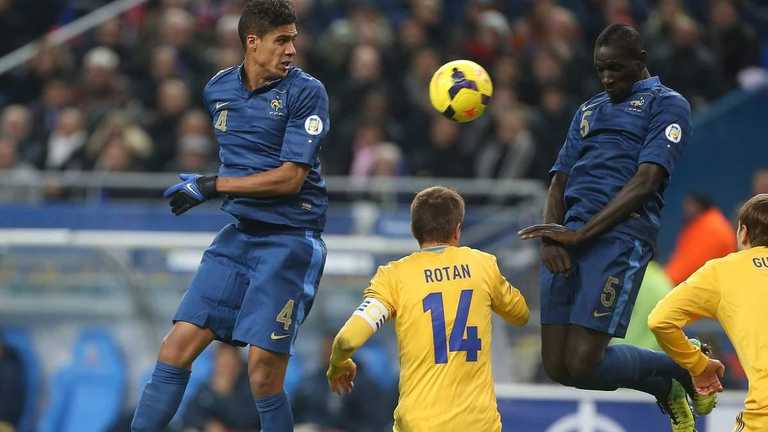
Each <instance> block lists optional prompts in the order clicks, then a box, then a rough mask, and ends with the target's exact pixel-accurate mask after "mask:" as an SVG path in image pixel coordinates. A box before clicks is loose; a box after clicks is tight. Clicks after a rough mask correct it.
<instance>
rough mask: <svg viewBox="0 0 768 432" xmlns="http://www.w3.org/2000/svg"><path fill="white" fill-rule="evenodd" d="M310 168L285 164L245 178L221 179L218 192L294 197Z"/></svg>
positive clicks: (252, 195) (291, 163)
mask: <svg viewBox="0 0 768 432" xmlns="http://www.w3.org/2000/svg"><path fill="white" fill-rule="evenodd" d="M308 172H309V166H308V165H304V164H300V163H296V162H283V164H282V165H280V166H279V167H277V168H273V169H271V170H267V171H263V172H259V173H256V174H251V175H248V176H243V177H219V178H218V179H217V180H216V191H217V192H218V193H220V194H228V195H235V196H244V197H273V196H282V195H294V194H297V193H298V192H299V191H300V190H301V186H302V185H303V184H304V179H305V178H306V176H307V173H308Z"/></svg>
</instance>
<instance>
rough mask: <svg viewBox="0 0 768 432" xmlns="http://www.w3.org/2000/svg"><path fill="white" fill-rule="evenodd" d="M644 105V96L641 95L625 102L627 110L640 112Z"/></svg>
mask: <svg viewBox="0 0 768 432" xmlns="http://www.w3.org/2000/svg"><path fill="white" fill-rule="evenodd" d="M644 105H645V98H644V97H643V96H637V97H636V98H635V99H632V100H631V101H629V102H628V103H627V111H633V112H642V111H643V106H644Z"/></svg>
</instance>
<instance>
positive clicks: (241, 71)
mask: <svg viewBox="0 0 768 432" xmlns="http://www.w3.org/2000/svg"><path fill="white" fill-rule="evenodd" d="M244 66H245V61H243V62H242V63H240V65H238V66H237V79H238V80H240V85H242V86H243V88H244V89H246V90H248V87H246V86H245V82H243V74H244V73H245V69H243V67H244ZM282 79H283V78H278V79H275V80H272V81H269V82H266V83H264V84H262V85H261V86H259V87H257V88H256V89H255V90H253V92H254V93H255V92H260V91H264V90H266V89H268V88H271V87H272V86H273V85H274V84H276V83H278V82H280V81H281V80H282Z"/></svg>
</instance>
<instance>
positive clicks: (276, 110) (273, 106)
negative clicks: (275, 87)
mask: <svg viewBox="0 0 768 432" xmlns="http://www.w3.org/2000/svg"><path fill="white" fill-rule="evenodd" d="M269 107H270V111H269V115H271V116H277V117H282V116H284V115H285V111H283V101H282V99H280V95H275V96H274V97H273V98H272V101H271V102H270V103H269Z"/></svg>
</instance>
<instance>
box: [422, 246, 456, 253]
mask: <svg viewBox="0 0 768 432" xmlns="http://www.w3.org/2000/svg"><path fill="white" fill-rule="evenodd" d="M448 246H449V245H446V244H441V245H436V246H432V247H428V248H423V249H421V251H422V252H442V251H444V250H445V249H446V248H448Z"/></svg>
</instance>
